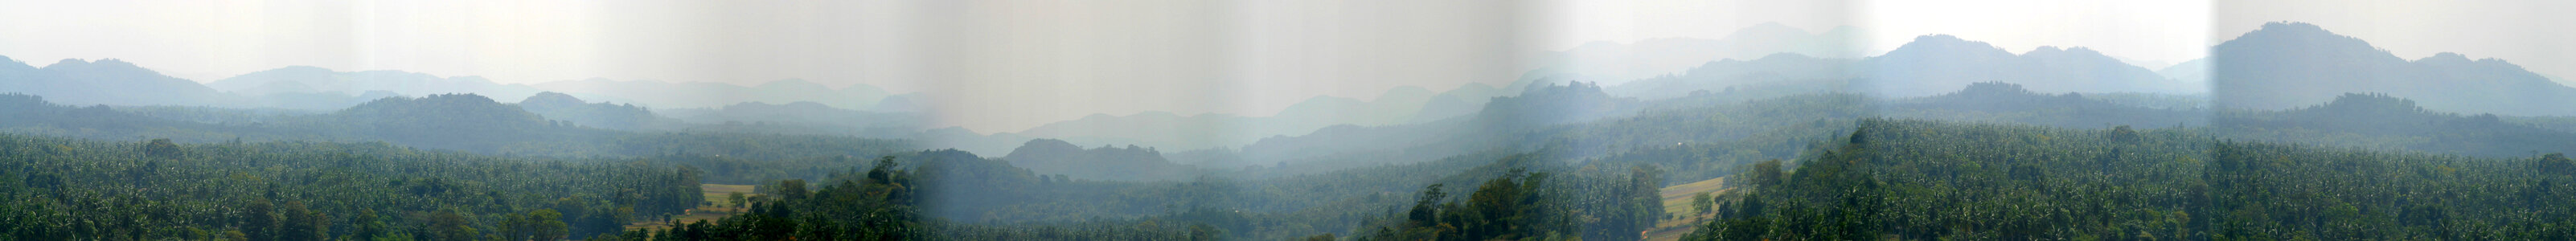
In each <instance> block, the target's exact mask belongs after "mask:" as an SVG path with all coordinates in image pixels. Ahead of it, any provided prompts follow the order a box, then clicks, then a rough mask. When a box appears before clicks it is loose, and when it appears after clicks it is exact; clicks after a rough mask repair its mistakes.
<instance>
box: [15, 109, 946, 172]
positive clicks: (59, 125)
mask: <svg viewBox="0 0 2576 241" xmlns="http://www.w3.org/2000/svg"><path fill="white" fill-rule="evenodd" d="M592 105H598V104H595V103H594V104H592ZM137 111H163V112H169V111H167V110H160V109H153V108H138V110H137ZM0 113H6V114H11V115H5V116H0V130H5V131H7V132H9V133H19V134H31V135H48V136H63V137H74V138H82V139H92V140H134V139H135V138H138V137H151V138H169V139H172V140H174V141H178V142H181V143H212V142H226V141H236V140H238V141H251V142H261V141H287V140H298V141H324V142H376V141H381V142H386V143H390V144H395V145H402V146H409V147H420V148H430V149H450V150H459V151H467V152H474V153H482V154H507V155H522V156H558V157H591V156H612V157H639V156H672V155H679V156H700V157H708V158H713V157H730V158H753V159H760V160H764V161H779V160H785V159H800V160H803V161H798V160H788V162H811V161H819V160H828V159H830V158H835V157H847V156H856V157H869V156H882V155H889V154H895V153H897V152H903V151H910V150H913V149H914V147H913V146H912V144H911V143H910V142H908V141H903V140H889V139H870V138H858V137H845V136H819V135H784V134H749V133H724V132H629V131H617V130H607V129H596V128H588V127H583V126H579V123H565V122H563V121H553V120H547V119H545V118H544V117H541V116H539V115H537V114H534V113H530V112H528V111H525V110H523V109H521V107H520V106H517V105H511V104H505V103H500V102H496V101H493V100H491V99H489V98H484V97H482V96H477V95H472V94H457V95H433V96H426V97H417V98H413V97H391V98H386V99H380V100H377V101H372V102H369V103H367V104H363V105H359V106H355V107H350V108H349V109H344V110H341V111H335V112H330V113H322V114H310V115H282V116H273V117H261V118H248V119H252V120H258V121H256V122H250V123H200V122H193V121H178V120H168V119H160V118H155V117H151V116H144V115H138V114H135V113H131V112H127V111H124V110H120V109H119V108H110V107H105V106H95V107H72V106H63V105H56V104H53V103H49V102H47V101H46V99H45V98H43V97H38V96H30V95H15V94H0ZM800 166H801V165H800ZM836 166H841V167H849V166H855V165H853V164H839V165H836ZM801 173H806V174H811V175H820V174H822V172H821V171H811V172H801ZM798 177H814V176H798Z"/></svg>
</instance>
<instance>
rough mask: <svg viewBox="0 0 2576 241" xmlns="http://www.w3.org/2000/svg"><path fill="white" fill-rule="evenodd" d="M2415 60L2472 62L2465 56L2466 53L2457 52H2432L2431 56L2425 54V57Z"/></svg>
mask: <svg viewBox="0 0 2576 241" xmlns="http://www.w3.org/2000/svg"><path fill="white" fill-rule="evenodd" d="M2415 62H2416V63H2469V62H2472V61H2470V60H2469V56H2467V55H2460V54H2459V53H2452V52H2442V53H2437V54H2433V56H2425V57H2424V58H2422V59H2416V60H2415Z"/></svg>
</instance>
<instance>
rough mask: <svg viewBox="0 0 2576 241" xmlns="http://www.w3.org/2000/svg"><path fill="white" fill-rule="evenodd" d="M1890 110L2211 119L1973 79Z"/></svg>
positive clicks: (2105, 123) (2074, 122) (2160, 123)
mask: <svg viewBox="0 0 2576 241" xmlns="http://www.w3.org/2000/svg"><path fill="white" fill-rule="evenodd" d="M1890 102H1891V103H1890V104H1889V105H1888V106H1887V108H1885V109H1884V110H1885V111H1886V112H1887V113H1885V114H1886V115H1887V116H1891V117H1910V118H1927V119H1940V120H1958V121H1983V122H2001V123H2022V124H2032V125H2043V126H2053V127H2064V128H2105V127H2111V126H2122V125H2126V126H2137V127H2183V126H2202V125H2207V124H2208V123H2209V117H2210V111H2209V110H2206V109H2159V108H2149V107H2142V106H2136V105H2123V104H2118V103H2113V102H2110V101H2104V100H2098V99H2091V98H2085V97H2084V94H2079V93H2063V94H2043V93H2034V92H2031V91H2029V90H2025V89H2022V86H2021V85H2018V84H2009V83H1997V82H1982V83H1975V84H1969V85H1968V87H1967V88H1963V89H1960V90H1959V91H1957V92H1951V93H1948V94H1941V95H1935V96H1928V97H1921V98H1910V99H1900V100H1895V101H1890Z"/></svg>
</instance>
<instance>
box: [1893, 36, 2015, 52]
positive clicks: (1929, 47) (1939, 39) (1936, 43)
mask: <svg viewBox="0 0 2576 241" xmlns="http://www.w3.org/2000/svg"><path fill="white" fill-rule="evenodd" d="M2050 48H2051V49H2054V47H2050ZM1927 52H1928V53H1927ZM1912 54H1934V55H1944V54H1961V55H1962V56H1976V55H1994V54H2003V55H2011V54H2012V52H2007V51H2004V49H2003V48H1998V47H1995V45H1993V44H1987V43H1986V42H1977V41H1968V40H1967V39H1960V38H1959V37H1958V36H1950V35H1948V34H1934V35H1923V36H1916V37H1914V42H1907V43H1905V45H1903V46H1897V47H1896V50H1890V51H1887V54H1886V55H1896V56H1903V55H1912ZM1882 56H1885V55H1882Z"/></svg>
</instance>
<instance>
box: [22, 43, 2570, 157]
mask: <svg viewBox="0 0 2576 241" xmlns="http://www.w3.org/2000/svg"><path fill="white" fill-rule="evenodd" d="M1853 32H1854V30H1852V29H1849V28H1837V29H1833V30H1828V31H1825V32H1822V33H1810V32H1806V31H1804V30H1799V29H1796V28H1791V27H1787V26H1782V25H1778V24H1763V25H1757V26H1754V27H1751V28H1747V29H1744V30H1740V31H1737V32H1736V33H1734V34H1731V35H1729V36H1727V37H1725V38H1721V39H1656V40H1646V41H1639V42H1635V43H1627V44H1617V43H1595V44H1587V45H1584V46H1581V47H1577V48H1574V49H1569V50H1566V51H1561V52H1558V53H1556V55H1555V56H1553V57H1550V58H1551V59H1549V60H1548V61H1553V62H1551V63H1549V65H1548V66H1547V67H1543V68H1540V69H1536V70H1531V71H1528V72H1526V73H1525V74H1524V75H1523V76H1522V77H1521V78H1520V79H1517V80H1515V82H1513V83H1512V84H1509V85H1504V86H1489V85H1484V84H1472V83H1471V84H1466V85H1462V86H1458V87H1456V88H1452V89H1449V90H1446V91H1438V92H1435V91H1433V90H1432V89H1426V88H1421V87H1400V88H1396V89H1390V90H1387V91H1386V92H1384V93H1383V94H1380V95H1379V96H1376V97H1375V98H1370V99H1367V100H1363V99H1359V98H1345V97H1333V96H1317V97H1313V98H1310V99H1307V100H1304V101H1302V102H1299V103H1297V104H1295V105H1292V106H1290V107H1289V108H1286V109H1285V110H1282V111H1280V112H1278V113H1270V114H1269V115H1266V116H1263V115H1256V114H1241V113H1230V114H1196V115H1180V114H1174V113H1168V112H1144V113H1136V114H1130V115H1107V114H1097V115H1091V116H1086V117H1084V118H1080V119H1074V120H1065V121H1061V122H1056V123H1051V124H1047V125H1042V126H1038V127H1035V128H1030V129H1026V130H984V132H983V133H991V134H978V133H977V132H975V131H968V130H964V129H931V128H933V127H934V126H929V125H931V119H930V118H931V117H932V116H936V115H934V114H929V113H926V112H929V111H935V110H932V108H933V107H934V106H935V105H932V103H928V102H927V101H930V100H931V98H927V97H926V96H927V95H930V94H936V93H906V94H894V93H889V92H887V91H885V90H882V89H879V88H876V87H874V86H868V85H851V86H843V87H838V88H835V87H832V86H828V85H823V84H819V83H814V82H810V81H804V80H797V79H788V80H778V81H771V82H767V83H763V84H760V85H752V86H744V85H734V84H724V83H707V82H664V81H652V80H609V79H586V80H575V81H558V82H549V83H540V84H498V83H495V82H492V81H490V80H486V79H483V78H479V77H472V76H457V77H441V76H436V75H430V74H422V73H411V72H401V71H357V72H341V71H334V70H329V69H323V68H318V67H309V66H294V67H285V68H279V69H273V70H268V71H260V72H255V73H250V74H244V75H241V76H235V77H231V78H226V79H221V80H216V81H213V82H209V83H205V84H197V83H196V82H192V81H189V80H185V79H179V78H173V77H169V76H165V75H161V74H159V73H157V72H154V71H153V70H150V69H146V68H143V67H140V66H136V65H135V64H132V63H127V62H123V61H119V60H114V59H105V60H98V61H83V60H63V61H59V62H57V63H54V64H51V65H46V66H43V67H41V68H39V67H36V66H31V65H28V64H25V63H24V62H20V61H18V60H14V59H8V58H6V57H0V93H25V94H30V95H36V96H42V97H44V98H45V100H47V101H48V102H51V103H61V104H69V105H76V106H85V105H116V106H212V107H225V108H276V109H290V110H312V111H337V110H341V109H344V108H349V107H352V106H358V105H360V104H362V103H367V102H370V101H376V100H379V99H384V98H388V97H397V96H414V97H418V96H430V95H437V94H446V93H473V94H476V95H477V96H484V97H486V98H493V99H502V100H510V99H519V100H520V102H521V103H520V104H519V106H520V107H522V108H526V109H527V110H528V111H530V112H532V113H536V114H539V115H542V116H543V118H545V119H546V120H552V121H561V122H568V123H572V124H573V125H579V126H585V127H596V128H604V129H618V130H682V129H698V130H711V129H726V130H737V131H751V132H770V133H833V134H851V135H859V134H862V133H865V134H869V135H878V134H883V135H904V136H907V137H920V138H927V139H939V140H948V141H951V142H949V143H953V144H956V145H954V146H956V147H972V148H973V149H977V150H982V151H985V152H990V150H995V149H1008V148H1010V147H1013V146H1019V145H1023V144H1024V142H1026V141H1027V140H1029V139H1034V138H1049V139H1060V140H1062V141H1065V142H1068V143H1073V144H1077V145H1081V146H1090V145H1140V146H1151V147H1157V148H1162V149H1168V150H1194V149H1207V148H1240V147H1245V146H1246V145H1252V144H1254V143H1257V142H1259V141H1260V140H1263V139H1266V138H1274V137H1293V136H1300V135H1311V134H1315V133H1318V132H1319V131H1327V132H1329V130H1336V129H1340V130H1344V131H1350V130H1365V129H1370V128H1366V127H1374V126H1391V125H1406V124H1421V123H1454V122H1443V121H1444V120H1451V119H1460V118H1473V117H1471V116H1474V115H1478V114H1477V113H1479V110H1486V109H1491V108H1489V107H1486V105H1487V104H1488V103H1487V102H1488V101H1491V100H1494V99H1495V98H1496V97H1512V96H1514V95H1517V94H1521V93H1528V92H1532V90H1534V89H1542V88H1561V87H1563V86H1575V85H1572V84H1569V83H1575V82H1592V81H1594V80H1602V82H1598V83H1605V84H1602V85H1599V86H1593V85H1590V84H1584V85H1581V86H1585V87H1586V88H1597V89H1599V91H1600V92H1604V93H1607V94H1608V95H1610V96H1615V97H1626V98H1637V99H1640V100H1659V99H1676V98H1696V97H1704V98H1720V99H1725V100H1726V101H1743V100H1750V99H1760V98H1769V97H1777V96H1786V95H1793V94H1798V93H1814V92H1832V91H1842V92H1856V93H1870V94H1873V95H1876V96H1878V97H1880V98H1891V99H1892V98H1907V97H1923V96H1935V95H1941V94H1945V93H1948V92H1950V91H1952V90H1959V89H1967V88H1969V87H1970V86H1971V85H1972V83H1987V82H1993V83H2004V84H2012V85H2014V86H2016V87H2015V88H2016V89H2027V91H2029V92H2036V93H2069V92H2073V93H2084V94H2087V95H2088V96H2104V94H2113V95H2117V96H2126V97H2138V96H2145V97H2149V98H2201V97H2203V96H2206V97H2208V98H2211V99H2212V100H2210V101H2206V102H2194V101H2182V102H2189V103H2211V104H2205V105H2209V106H2215V107H2219V108H2242V109H2256V110H2271V109H2285V108H2293V107H2299V106H2307V105H2313V104H2317V103H2324V102H2326V101H2328V100H2331V99H2332V98H2334V97H2335V96H2339V95H2342V94H2345V93H2386V94H2388V95H2391V96H2396V97H2402V98H2408V99H2412V100H2415V101H2418V102H2420V103H2421V105H2422V106H2423V107H2425V108H2427V109H2435V110H2442V111H2447V112H2460V113H2496V114H2503V115H2526V116H2528V115H2576V105H2570V103H2576V88H2569V87H2567V86H2566V85H2562V84H2559V83H2558V82H2555V81H2554V80H2553V79H2552V78H2551V77H2547V76H2543V75H2539V74H2536V73H2532V72H2529V71H2525V70H2523V69H2522V68H2520V67H2518V66H2515V65H2513V64H2510V63H2506V62H2504V61H2502V60H2495V59H2480V60H2471V59H2469V58H2467V57H2466V56H2461V55H2458V54H2449V53H2445V54H2438V55H2435V56H2432V57H2427V58H2423V59H2417V60H2405V59H2399V58H2397V57H2395V56H2393V55H2390V54H2389V53H2387V52H2386V51H2381V50H2378V49H2377V48H2375V47H2372V46H2370V45H2369V44H2368V43H2366V42H2363V41H2361V40H2359V39H2354V38H2351V37H2346V36H2341V35H2335V34H2333V33H2331V32H2327V31H2325V30H2324V29H2323V28H2321V27H2317V26H2315V25H2309V24H2304V23H2272V24H2267V25H2265V26H2264V27H2263V28H2262V29H2260V30H2256V31H2254V32H2249V33H2246V34H2245V35H2243V36H2240V37H2238V38H2237V39H2234V40H2230V41H2227V42H2224V43H2221V44H2219V45H2217V46H2216V47H2213V48H2212V55H2211V57H2210V58H2206V59H2199V60H2191V61H2188V62H2183V63H2178V64H2173V65H2171V66H2161V67H2162V68H2161V69H2148V68H2144V67H2138V66H2135V65H2131V64H2130V63H2129V61H2123V60H2121V59H2119V58H2116V57H2112V56H2107V55H2104V54H2102V53H2100V52H2097V51H2093V50H2091V49H2088V48H2083V47H2070V48H2058V47H2040V48H2037V49H2035V50H2031V51H2027V52H2022V53H2018V54H2016V53H2013V52H2008V51H2006V50H2004V49H2002V48H1998V47H1995V46H1993V45H1991V44H1987V43H1984V42H1977V41H1970V40H1965V39H1960V38H1958V37H1954V36H1948V35H1926V36H1919V37H1916V38H1915V39H1914V40H1913V41H1912V42H1910V43H1907V44H1905V45H1903V46H1901V47H1898V48H1896V49H1894V50H1891V51H1889V52H1887V53H1886V54H1884V55H1879V56H1868V57H1862V56H1858V55H1857V54H1855V53H1854V52H1852V51H1851V50H1849V49H1846V47H1848V46H1853V45H1852V44H1853V43H1850V42H1849V41H1850V39H1853V38H1854V36H1851V34H1853ZM1631 77H1634V78H1631ZM2213 88H2214V90H2215V91H2214V92H2213V93H2204V92H2211V91H2210V90H2213ZM1756 92H1761V93H1756ZM2132 92H2134V93H2132ZM2133 99H2134V98H2133ZM1711 100H1714V99H1711ZM2123 100H2128V99H2123ZM1684 102H1688V101H1684ZM1675 103H1682V102H1675ZM1692 103H1696V102H1692ZM1635 108H1642V107H1635ZM1486 114H1494V113H1486ZM722 123H740V124H741V125H716V124H722ZM1345 125H1347V126H1348V127H1337V126H1345ZM889 133H891V134H889ZM934 143H939V142H934ZM1253 149H1254V150H1247V151H1276V150H1258V149H1262V148H1253Z"/></svg>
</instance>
